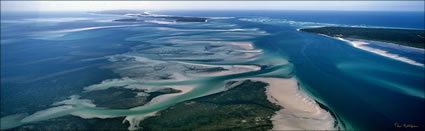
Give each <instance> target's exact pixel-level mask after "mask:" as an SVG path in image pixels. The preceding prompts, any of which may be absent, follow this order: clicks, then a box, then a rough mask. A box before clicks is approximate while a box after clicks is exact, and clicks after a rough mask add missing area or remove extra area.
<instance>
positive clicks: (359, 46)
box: [297, 29, 425, 67]
mask: <svg viewBox="0 0 425 131" xmlns="http://www.w3.org/2000/svg"><path fill="white" fill-rule="evenodd" d="M297 31H300V32H302V31H301V30H300V29H297ZM307 33H311V32H307ZM313 34H317V35H321V36H325V37H329V38H332V39H337V40H340V41H344V42H346V43H349V44H350V45H351V46H353V47H355V48H357V49H361V50H364V51H367V52H371V53H374V54H377V55H380V56H384V57H387V58H390V59H393V60H397V61H401V62H404V63H407V64H411V65H415V66H420V67H424V66H425V65H424V64H422V63H419V62H416V61H414V60H411V59H409V58H405V57H402V56H399V55H398V54H390V53H387V51H385V50H381V49H375V48H372V47H365V46H362V45H367V44H370V43H369V41H370V42H380V43H385V44H391V45H393V46H402V47H403V48H410V49H415V50H418V51H425V49H421V48H416V47H410V46H405V45H399V44H394V43H389V42H382V41H373V40H365V39H354V38H341V37H333V36H329V35H326V34H321V33H313ZM350 39H351V40H350Z"/></svg>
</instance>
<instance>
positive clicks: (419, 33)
mask: <svg viewBox="0 0 425 131" xmlns="http://www.w3.org/2000/svg"><path fill="white" fill-rule="evenodd" d="M299 30H300V31H304V32H310V33H316V34H322V35H327V36H331V37H340V38H352V39H363V40H371V41H380V42H386V43H393V44H398V45H403V46H409V47H415V48H421V49H424V48H425V38H424V37H425V35H424V30H413V29H388V28H364V27H319V28H306V29H299Z"/></svg>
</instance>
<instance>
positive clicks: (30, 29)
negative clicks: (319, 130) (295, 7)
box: [0, 11, 425, 130]
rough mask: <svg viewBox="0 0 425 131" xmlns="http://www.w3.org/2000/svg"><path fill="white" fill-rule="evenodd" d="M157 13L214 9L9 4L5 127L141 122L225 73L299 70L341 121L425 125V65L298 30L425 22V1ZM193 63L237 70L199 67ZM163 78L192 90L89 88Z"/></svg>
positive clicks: (361, 125) (151, 85)
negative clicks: (126, 11)
mask: <svg viewBox="0 0 425 131" xmlns="http://www.w3.org/2000/svg"><path fill="white" fill-rule="evenodd" d="M153 13H155V14H165V15H176V16H197V17H209V18H211V19H209V20H208V22H207V23H161V22H116V21H113V20H114V19H121V18H128V16H122V15H108V14H94V13H86V12H37V13H34V12H19V13H17V12H2V15H1V17H2V18H1V113H0V115H1V119H2V129H10V128H13V127H17V126H21V125H24V124H27V123H32V122H37V121H44V120H47V119H52V118H57V117H61V116H67V115H74V116H79V117H82V118H87V119H90V118H114V117H125V120H126V121H128V122H129V123H130V125H131V127H129V129H134V128H137V125H138V124H137V123H138V122H140V121H141V120H142V119H143V118H144V117H146V116H149V115H152V113H155V112H157V111H160V110H163V109H165V108H168V107H170V106H172V105H174V104H176V103H179V102H184V101H187V100H190V99H194V98H198V97H201V96H205V95H209V94H213V93H216V92H221V91H225V90H226V89H225V86H224V85H225V82H226V81H229V80H235V79H248V78H271V77H273V78H287V77H292V78H296V80H297V81H298V83H299V84H300V88H301V89H302V91H303V92H305V93H307V94H308V96H309V97H311V98H312V99H314V100H315V101H317V102H318V103H320V104H322V105H323V106H325V107H322V108H326V110H328V111H330V112H331V114H332V117H333V118H334V120H335V121H336V123H337V124H336V125H337V127H335V128H339V129H370V130H374V129H394V128H397V127H395V126H394V125H395V123H397V124H412V125H417V126H419V128H423V127H424V126H425V122H424V118H423V116H424V102H425V101H424V97H425V94H424V67H423V66H418V65H412V64H409V63H406V62H403V61H399V60H396V59H392V58H390V57H385V56H382V55H379V54H376V53H373V52H370V51H367V50H362V49H359V48H355V47H353V45H351V44H349V43H347V42H344V41H341V40H338V39H334V38H330V37H325V36H320V35H315V34H310V33H305V32H299V31H297V29H299V28H307V27H318V26H362V27H386V28H409V29H424V24H423V23H424V17H423V16H424V13H423V12H348V11H344V12H332V11H157V12H153ZM368 47H371V48H374V49H380V50H384V51H388V53H391V54H397V55H400V56H401V57H404V58H407V59H411V60H414V61H416V62H418V63H422V64H423V63H424V51H423V50H419V51H418V50H416V49H415V50H414V51H411V49H404V48H390V47H387V46H382V45H381V43H371V44H370V45H368ZM188 66H193V67H196V68H200V69H206V68H209V67H215V68H222V69H226V71H222V72H219V73H198V72H190V71H187V67H188ZM164 86H167V87H173V88H175V89H179V90H181V91H182V92H181V93H177V95H169V96H168V97H162V98H158V99H157V100H156V101H154V102H151V103H150V104H148V106H140V107H135V108H131V109H108V108H99V107H96V106H95V105H94V104H93V103H92V102H91V101H87V100H85V99H80V97H79V96H80V95H81V94H82V93H84V92H92V91H97V90H105V89H108V88H116V87H122V88H129V89H143V90H149V91H153V90H157V89H160V88H161V87H164ZM52 104H53V105H52ZM302 104H303V103H299V105H302ZM308 117H311V118H314V117H313V116H308ZM322 122H323V121H322ZM324 122H328V121H324ZM304 124H305V125H307V124H309V123H307V122H306V123H304ZM301 125H302V124H301ZM306 127H308V126H306Z"/></svg>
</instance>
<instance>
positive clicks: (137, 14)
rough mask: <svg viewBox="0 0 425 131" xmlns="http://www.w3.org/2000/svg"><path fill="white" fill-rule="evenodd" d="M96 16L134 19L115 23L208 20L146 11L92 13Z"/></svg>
mask: <svg viewBox="0 0 425 131" xmlns="http://www.w3.org/2000/svg"><path fill="white" fill-rule="evenodd" d="M91 13H96V14H112V15H126V16H131V17H134V18H125V19H116V20H114V21H120V22H142V21H145V20H143V19H146V18H147V19H164V20H171V21H175V22H207V20H208V18H203V17H191V16H170V15H156V14H151V13H150V12H149V11H145V10H107V11H97V12H91Z"/></svg>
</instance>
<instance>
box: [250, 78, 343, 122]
mask: <svg viewBox="0 0 425 131" xmlns="http://www.w3.org/2000/svg"><path fill="white" fill-rule="evenodd" d="M247 79H249V80H253V81H260V82H265V83H268V84H269V85H268V86H267V87H266V92H265V93H266V95H267V97H268V100H269V101H270V102H272V103H274V104H277V105H279V106H281V107H283V108H282V109H281V110H279V111H277V112H275V113H276V114H275V115H274V116H273V117H272V118H271V119H270V120H271V121H272V123H273V129H272V130H311V129H314V130H337V129H338V128H339V127H338V126H335V125H337V123H336V122H337V120H336V118H334V116H332V114H331V113H330V112H329V111H327V110H325V109H323V108H322V107H320V105H319V103H316V100H314V99H313V98H312V97H310V96H308V95H307V93H305V92H303V91H302V90H300V89H299V86H298V84H297V80H296V79H295V78H293V77H292V78H289V79H282V78H247ZM307 118H308V119H307Z"/></svg>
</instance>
